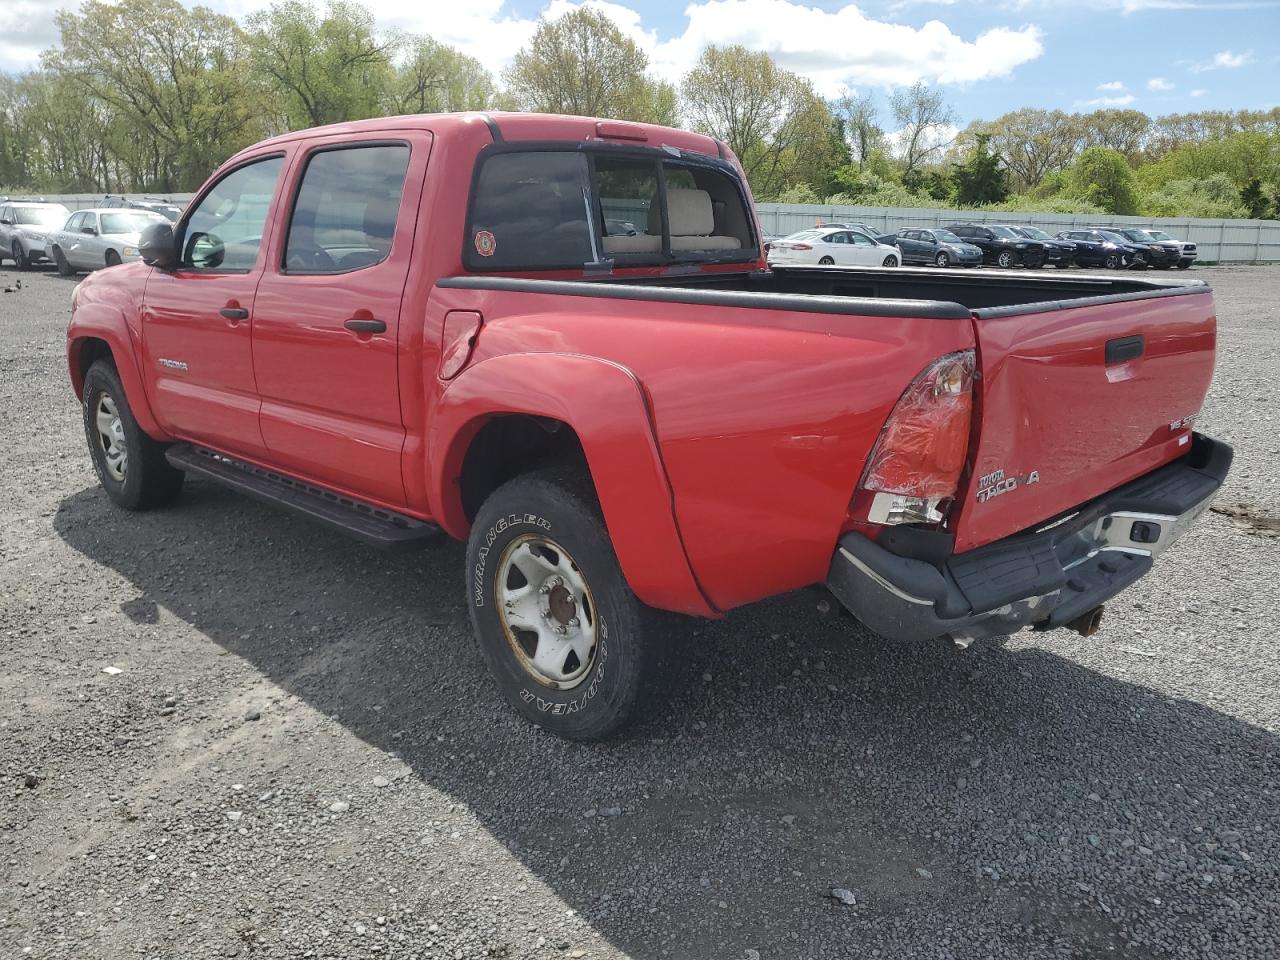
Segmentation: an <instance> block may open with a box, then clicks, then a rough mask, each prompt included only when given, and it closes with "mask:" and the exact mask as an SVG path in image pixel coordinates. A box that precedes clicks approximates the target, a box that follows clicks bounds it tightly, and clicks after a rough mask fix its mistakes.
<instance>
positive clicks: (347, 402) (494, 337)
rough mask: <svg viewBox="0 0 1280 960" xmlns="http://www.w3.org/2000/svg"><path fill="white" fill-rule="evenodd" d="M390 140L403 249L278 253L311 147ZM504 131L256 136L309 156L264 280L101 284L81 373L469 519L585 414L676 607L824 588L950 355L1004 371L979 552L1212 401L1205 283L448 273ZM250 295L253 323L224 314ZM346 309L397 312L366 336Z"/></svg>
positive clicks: (266, 457) (379, 496)
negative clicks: (859, 287)
mask: <svg viewBox="0 0 1280 960" xmlns="http://www.w3.org/2000/svg"><path fill="white" fill-rule="evenodd" d="M495 119H496V122H497V124H498V125H499V126H500V128H501V132H502V136H503V138H504V139H505V140H507V141H516V140H530V141H548V140H561V141H566V142H569V143H574V142H582V141H584V140H591V139H595V138H597V137H601V136H603V137H609V138H611V139H614V140H616V139H618V138H620V137H622V136H623V134H626V138H627V139H634V140H636V141H637V142H640V141H639V138H640V135H641V134H643V136H644V138H645V140H646V142H647V144H648V145H649V146H663V145H665V146H667V147H671V148H674V149H679V150H684V151H696V152H698V153H702V154H705V155H707V156H713V157H714V156H718V155H719V154H720V152H721V149H722V147H721V146H720V145H718V144H717V143H716V142H715V141H714V140H711V139H710V138H707V137H704V136H701V135H699V134H695V133H690V132H688V131H680V130H669V129H665V128H661V127H652V126H646V125H637V124H613V123H611V122H610V123H601V125H600V126H599V127H598V126H597V123H598V121H596V120H594V119H590V118H574V117H539V116H535V115H524V114H509V115H495ZM389 139H390V140H397V141H403V142H407V143H409V144H410V146H411V153H410V162H409V173H408V175H407V178H406V181H405V186H404V200H403V203H402V206H401V215H400V219H399V221H398V223H397V227H396V232H395V236H394V240H393V244H392V248H391V253H390V255H389V256H388V257H387V259H385V260H384V261H383V262H381V263H380V264H377V265H376V266H371V267H367V268H364V269H359V270H355V271H352V272H350V273H346V274H340V275H326V276H314V275H290V274H289V273H288V272H287V271H285V270H284V269H282V267H281V265H280V262H281V250H282V248H283V245H284V242H285V237H284V234H285V228H286V225H287V220H288V212H289V209H290V207H291V203H292V198H293V196H294V193H295V191H296V190H297V187H298V180H299V177H300V176H301V173H302V170H303V168H304V165H305V157H306V155H307V154H308V153H309V152H310V151H313V150H315V149H317V148H319V147H322V146H332V145H334V144H338V143H349V142H356V141H360V140H389ZM492 142H493V135H492V133H491V131H490V128H489V126H488V125H487V124H486V123H485V122H484V120H483V118H482V117H480V116H479V115H453V116H442V117H429V116H416V117H397V118H392V119H386V120H374V121H363V122H360V123H352V124H345V125H340V126H336V127H330V128H325V129H323V130H319V131H316V130H311V131H300V132H297V133H291V134H288V135H286V136H283V137H280V138H277V139H275V140H273V141H269V142H267V143H264V144H259V145H257V146H255V147H253V148H250V149H249V150H247V151H245V152H244V153H242V154H241V155H239V156H238V157H236V158H233V160H232V161H229V162H228V166H229V165H233V164H239V163H241V162H243V161H244V160H246V159H250V158H252V157H255V156H259V155H265V154H269V153H277V154H278V153H280V152H282V151H283V152H284V154H285V156H286V162H285V163H284V165H283V172H282V174H281V177H280V180H279V182H278V184H277V187H276V193H275V196H274V198H273V200H272V207H271V213H270V215H269V219H268V225H269V227H268V230H267V233H266V236H264V238H263V241H262V247H261V250H260V253H259V257H258V261H257V263H256V264H255V266H254V268H253V270H252V271H250V272H249V273H247V274H239V275H233V276H207V275H196V274H183V273H164V272H162V271H159V270H152V269H150V268H147V267H145V266H143V265H142V264H135V265H129V266H126V267H120V268H115V269H113V270H109V271H104V272H101V273H98V274H95V275H93V276H91V277H90V278H89V279H87V280H86V281H84V283H83V284H82V285H81V288H80V289H81V292H80V295H79V306H78V309H77V310H76V312H75V315H74V318H73V321H72V325H71V329H70V331H69V333H68V358H69V362H70V364H71V368H72V379H73V383H75V384H76V385H77V389H79V379H78V377H79V372H78V371H79V357H80V354H81V351H82V350H83V348H84V345H85V343H86V342H87V341H88V339H89V338H98V339H103V340H104V341H105V342H107V343H108V344H109V345H110V348H111V350H112V353H113V355H114V356H115V357H116V362H117V365H118V366H119V367H120V369H121V376H122V379H124V381H125V388H126V390H127V391H128V393H129V397H130V401H131V405H132V406H133V408H134V410H135V411H137V412H138V413H139V419H140V420H141V422H142V423H143V426H144V429H146V430H147V431H148V432H149V433H153V434H154V435H155V436H157V437H160V438H162V439H172V438H179V439H187V440H191V441H194V442H198V443H202V444H205V445H208V446H211V447H214V448H216V449H220V450H225V451H227V452H230V453H234V454H238V455H240V456H242V457H243V458H245V459H248V460H250V461H252V462H255V463H259V464H262V465H265V466H270V467H273V468H276V469H280V470H282V471H285V472H288V473H292V474H295V475H297V476H300V477H302V478H303V479H306V480H310V481H312V482H315V483H319V484H322V485H326V486H329V487H332V488H333V489H335V490H338V491H340V492H342V493H344V494H347V495H350V496H355V497H359V498H362V499H365V500H369V501H371V502H374V503H377V504H380V505H382V506H386V507H389V508H392V509H397V510H400V511H402V512H404V513H407V514H410V515H412V516H416V517H419V518H423V519H434V520H435V521H436V522H438V523H439V524H440V525H441V527H442V528H443V529H444V530H446V531H447V532H448V533H449V534H451V535H453V536H455V537H465V536H466V535H467V534H468V532H469V530H468V528H469V524H468V520H467V517H466V515H465V513H464V511H463V508H462V503H461V499H460V495H459V490H458V478H459V476H460V473H461V469H462V463H463V459H464V456H465V453H466V450H467V445H468V443H469V442H470V441H471V439H472V438H473V437H474V436H475V434H476V433H477V431H478V430H479V429H480V428H481V427H482V426H483V425H484V424H485V423H486V422H487V421H488V420H489V419H490V418H492V417H494V416H498V415H503V414H509V413H522V414H533V415H538V416H542V417H548V418H553V419H557V420H561V421H564V422H565V423H568V424H569V425H570V426H571V427H572V428H573V429H574V430H575V431H576V433H577V434H578V436H579V438H580V440H581V442H582V446H583V449H584V451H585V453H586V456H587V460H588V463H589V465H590V468H591V471H592V477H593V480H594V481H595V484H596V488H597V491H598V494H599V498H600V502H601V506H602V509H603V512H604V516H605V520H606V523H607V524H608V527H609V531H610V535H611V537H612V539H613V542H614V545H615V548H616V550H617V553H618V556H619V560H620V562H621V565H622V568H623V571H624V573H625V574H626V576H627V579H628V581H629V582H630V584H631V586H632V588H633V589H634V590H635V591H636V593H637V595H638V596H640V597H641V598H642V599H643V600H645V601H646V602H648V603H650V604H652V605H654V606H658V607H663V608H667V609H672V610H678V611H682V612H687V613H696V614H701V615H716V614H717V613H718V612H720V611H723V610H727V609H729V608H732V607H735V606H738V605H741V604H744V603H748V602H751V601H753V600H757V599H760V598H763V597H767V596H770V595H773V594H777V593H780V592H783V591H786V590H790V589H793V588H797V587H801V586H804V585H806V584H810V583H814V582H818V581H821V580H823V579H824V578H825V576H826V571H827V568H828V565H829V563H830V561H831V556H832V552H833V550H834V548H835V543H836V539H837V537H838V536H839V534H840V533H841V531H842V530H845V529H848V528H849V527H850V526H851V525H853V524H856V523H857V522H858V521H859V520H860V519H862V516H864V515H860V514H859V513H858V512H857V509H856V508H855V509H854V510H853V511H852V512H851V508H850V501H851V499H853V498H854V494H855V488H856V486H857V484H858V481H859V478H860V477H861V476H862V474H863V470H864V467H865V461H866V459H867V457H868V455H869V452H870V451H871V450H872V449H873V447H874V445H875V443H876V440H877V438H878V437H879V436H880V433H881V429H882V427H883V426H884V424H885V420H886V418H887V417H888V416H889V414H890V411H892V410H893V408H894V406H895V405H896V404H897V403H898V401H899V398H900V397H901V396H902V394H903V391H904V390H905V389H906V387H907V386H908V384H910V383H911V382H912V381H913V379H914V378H916V377H917V376H918V375H919V374H920V373H921V371H923V370H924V369H925V368H926V367H928V366H929V365H930V364H931V363H933V362H934V361H935V360H937V359H938V358H939V357H940V356H943V355H945V354H950V353H955V352H958V351H964V350H970V349H975V348H976V350H977V353H978V365H979V370H980V374H981V376H980V378H979V380H978V383H977V386H976V388H975V395H974V405H973V422H974V427H973V431H972V434H973V436H974V437H975V440H976V448H975V449H974V450H971V451H969V457H970V458H971V459H970V462H969V464H968V466H967V467H966V469H965V470H964V472H963V474H962V477H961V481H960V482H961V492H960V497H959V501H958V505H957V508H956V512H955V513H954V514H953V523H954V525H955V530H956V534H957V547H958V548H959V549H967V548H969V547H973V546H976V545H978V544H981V543H985V542H988V541H990V540H993V539H997V538H999V537H1002V536H1005V535H1007V534H1009V533H1011V532H1014V531H1016V530H1018V529H1021V528H1023V527H1026V526H1028V525H1030V524H1034V523H1036V522H1039V521H1041V520H1043V519H1046V518H1048V517H1050V516H1052V515H1053V514H1055V513H1057V512H1060V511H1061V510H1063V509H1067V508H1069V507H1070V506H1072V505H1074V504H1077V503H1079V502H1081V501H1082V500H1085V499H1088V498H1089V497H1091V496H1094V495H1096V494H1098V493H1101V492H1103V491H1105V490H1107V489H1109V488H1112V487H1114V486H1117V485H1118V484H1120V483H1122V482H1124V481H1125V480H1128V479H1131V478H1132V477H1134V476H1136V475H1138V474H1140V473H1143V472H1145V471H1147V470H1150V469H1152V468H1154V467H1155V466H1158V465H1160V464H1161V463H1164V462H1166V461H1168V460H1170V459H1172V458H1173V457H1175V456H1177V455H1178V453H1179V448H1178V447H1177V446H1176V444H1177V435H1176V434H1174V433H1171V432H1170V431H1169V429H1168V423H1167V422H1165V421H1166V420H1167V421H1172V420H1174V419H1177V418H1180V417H1185V416H1188V415H1190V414H1193V413H1194V412H1195V411H1196V409H1198V407H1199V404H1200V402H1201V400H1202V398H1203V395H1204V392H1205V388H1206V387H1207V384H1208V379H1209V375H1210V372H1211V356H1212V350H1213V317H1212V311H1213V306H1212V300H1211V298H1210V297H1209V296H1207V295H1206V296H1204V297H1179V298H1169V299H1158V300H1151V301H1139V302H1136V303H1127V304H1115V305H1109V306H1087V307H1079V308H1075V309H1071V310H1062V311H1056V312H1049V313H1038V314H1030V315H1027V316H1022V317H1014V318H1010V319H1007V320H989V321H973V320H968V319H953V320H939V319H925V318H910V317H908V318H898V319H890V318H885V317H872V316H856V315H855V316H849V315H831V314H823V313H806V312H801V311H798V310H756V309H751V310H742V309H736V308H731V307H726V306H708V305H696V306H695V305H689V304H678V303H657V302H652V301H630V300H618V299H607V300H606V299H603V298H591V297H570V296H564V295H553V294H531V293H516V292H500V291H484V290H463V289H454V288H438V287H436V285H435V284H436V281H437V280H438V279H440V278H442V277H449V276H456V275H460V274H463V273H465V272H466V271H465V270H464V269H463V266H462V262H461V257H462V251H463V249H464V246H465V245H466V244H473V243H475V242H476V239H477V238H475V237H471V236H466V235H464V218H465V208H466V199H467V197H468V195H469V192H470V185H471V177H472V173H473V170H474V165H475V160H476V156H477V154H478V152H479V151H480V150H481V149H482V148H483V147H485V146H487V145H488V144H490V143H492ZM727 156H728V158H729V159H730V161H731V162H732V163H734V164H735V165H736V164H737V161H736V159H735V158H733V157H732V154H727ZM224 169H226V167H224ZM739 169H740V168H739ZM217 176H219V174H215V177H217ZM755 266H757V267H763V266H764V263H763V261H762V260H761V261H759V262H758V263H757V264H756V265H755ZM700 269H701V271H702V272H705V273H715V272H734V271H737V272H740V271H741V270H742V266H741V265H733V264H720V265H705V266H703V267H701V268H700ZM661 273H662V268H659V267H632V268H621V269H617V270H616V271H615V276H617V277H625V276H637V277H644V276H655V275H659V274H661ZM540 276H544V277H548V278H563V279H580V278H581V272H580V271H579V272H575V271H559V272H555V273H551V272H548V273H544V274H540ZM229 304H235V305H239V306H241V307H243V308H245V309H248V310H249V311H250V315H249V317H248V318H247V319H245V320H242V321H236V322H232V321H229V320H227V319H225V318H223V317H222V316H221V315H220V314H219V313H218V311H219V309H220V308H222V307H224V306H226V305H229ZM349 319H373V320H379V321H382V322H384V323H385V324H386V330H385V331H384V332H381V333H368V332H355V331H352V330H350V329H348V328H346V327H345V326H344V323H345V321H347V320H349ZM1132 333H1143V334H1145V335H1146V336H1147V352H1146V354H1145V356H1144V357H1143V358H1141V359H1140V360H1138V361H1134V362H1132V363H1131V364H1129V365H1128V366H1126V368H1125V369H1123V370H1120V371H1116V370H1110V369H1108V368H1106V367H1105V365H1104V364H1103V363H1102V360H1101V354H1102V350H1103V346H1102V345H1103V343H1104V341H1105V340H1107V339H1110V338H1113V337H1120V336H1126V335H1129V334H1132ZM975 338H976V339H975ZM160 359H179V360H185V361H186V362H187V363H188V370H187V371H186V372H185V374H180V373H178V372H176V371H174V370H173V369H170V368H167V367H165V366H163V365H161V364H160V363H159V360H160ZM957 422H958V421H957ZM1162 422H1163V432H1162V430H1161V426H1162ZM957 429H958V428H957ZM997 467H1000V468H1003V469H1004V470H1005V471H1006V472H1009V473H1012V472H1015V471H1019V470H1024V471H1025V470H1032V469H1034V470H1039V471H1040V475H1041V482H1040V483H1039V484H1038V485H1033V486H1028V487H1026V488H1024V489H1023V490H1021V491H1018V492H1016V493H1011V494H1008V495H1006V496H1003V497H1000V498H997V499H995V500H993V501H992V502H991V503H988V504H981V505H979V504H976V503H975V502H974V497H975V495H976V486H975V483H976V481H975V476H976V475H977V474H981V473H982V472H984V471H989V470H990V469H993V468H997ZM858 502H859V503H861V502H862V499H861V496H860V498H859V501H858Z"/></svg>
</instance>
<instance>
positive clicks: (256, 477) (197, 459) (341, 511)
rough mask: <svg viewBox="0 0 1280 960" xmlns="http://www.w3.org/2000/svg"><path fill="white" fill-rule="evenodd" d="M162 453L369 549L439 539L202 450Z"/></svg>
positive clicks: (418, 523) (378, 511) (413, 524)
mask: <svg viewBox="0 0 1280 960" xmlns="http://www.w3.org/2000/svg"><path fill="white" fill-rule="evenodd" d="M164 455H165V459H167V460H168V461H169V462H170V463H171V464H173V465H174V466H175V467H177V468H178V469H179V470H182V471H185V472H186V473H191V474H195V475H196V476H200V477H207V478H208V479H210V480H216V481H217V482H218V483H221V484H223V485H224V486H228V487H230V488H231V489H233V490H235V491H237V492H239V493H244V494H248V495H249V496H251V497H253V498H254V499H256V500H261V501H263V502H265V503H270V504H274V505H276V506H279V507H284V508H285V509H287V510H292V511H293V512H294V513H299V514H302V515H303V516H304V517H310V518H311V519H312V520H319V521H321V522H322V523H326V524H328V525H329V526H331V527H337V528H338V529H339V530H341V531H342V532H344V533H346V534H349V535H350V536H352V537H355V538H356V539H357V540H360V541H362V542H364V543H367V544H369V545H370V546H373V547H381V548H382V549H404V548H407V547H412V546H415V545H417V544H420V543H423V542H424V541H428V540H432V539H434V538H436V537H438V536H439V535H440V528H439V527H437V526H436V525H435V524H434V523H426V522H424V521H422V520H416V519H414V518H413V517H408V516H405V515H404V514H400V513H393V512H392V511H390V510H384V509H383V508H382V507H375V506H374V505H373V504H370V503H365V502H363V501H361V500H355V499H353V498H351V497H348V496H344V495H343V494H340V493H335V492H333V491H332V490H326V489H325V488H324V487H317V486H315V485H314V484H311V483H306V482H305V481H302V480H298V479H296V478H294V477H288V476H285V475H284V474H282V473H277V472H276V471H274V470H267V469H265V468H263V467H257V466H254V465H253V464H251V463H244V462H243V461H240V460H235V459H233V458H231V457H228V456H225V455H223V454H221V453H215V452H214V451H213V450H207V449H205V448H204V447H196V446H192V445H191V444H189V443H175V444H174V445H173V446H171V447H169V449H167V450H166V451H165V454H164Z"/></svg>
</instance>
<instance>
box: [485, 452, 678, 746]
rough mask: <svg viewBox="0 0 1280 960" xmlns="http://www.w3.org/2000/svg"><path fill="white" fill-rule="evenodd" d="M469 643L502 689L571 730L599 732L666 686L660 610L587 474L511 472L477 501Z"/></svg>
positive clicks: (596, 735)
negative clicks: (639, 587) (644, 597)
mask: <svg viewBox="0 0 1280 960" xmlns="http://www.w3.org/2000/svg"><path fill="white" fill-rule="evenodd" d="M466 574H467V594H468V607H469V608H470V610H471V624H472V627H473V628H474V630H475V635H476V642H477V643H478V644H479V645H480V652H481V654H482V655H483V656H484V659H485V663H486V664H487V666H488V668H489V672H490V673H491V674H492V675H493V678H494V680H495V681H496V682H497V684H498V689H499V690H500V691H501V693H502V696H503V698H504V699H505V700H506V701H507V703H508V704H510V705H511V707H512V708H513V709H514V710H515V711H516V712H517V713H519V714H520V715H521V716H523V717H524V718H525V719H527V720H529V721H530V722H532V723H535V724H537V725H538V726H540V727H543V728H545V729H546V730H548V731H550V732H552V733H555V734H557V735H559V736H562V737H567V738H569V739H572V740H602V739H604V738H606V737H609V736H612V735H613V734H615V733H617V732H618V731H619V730H621V729H622V728H623V727H625V726H626V725H627V724H628V723H630V722H631V721H633V720H634V719H635V718H636V717H637V716H638V715H639V714H640V713H641V712H642V711H644V710H647V709H650V708H652V707H653V706H655V705H656V703H657V702H658V701H659V699H660V695H661V694H662V692H663V691H664V690H665V688H667V687H668V686H669V684H666V683H664V679H665V677H666V675H667V673H668V671H669V657H668V655H667V644H668V637H667V632H666V631H664V630H661V629H657V626H658V621H659V620H660V618H661V615H660V614H659V613H658V612H657V611H655V610H652V609H650V608H649V607H646V606H645V605H644V604H643V603H641V602H640V600H639V599H638V598H637V597H636V596H635V594H634V593H632V592H631V588H630V587H629V586H628V585H627V581H626V579H625V578H624V577H623V575H622V568H621V567H620V566H619V564H618V559H617V556H616V555H615V554H614V551H613V545H612V544H611V543H610V541H609V532H608V530H607V529H606V528H605V524H604V520H603V518H602V516H601V513H600V508H599V505H598V504H597V502H596V498H595V494H594V491H593V490H592V487H591V483H590V481H589V480H588V479H586V478H584V477H582V476H579V475H576V474H573V473H569V472H566V471H563V470H550V471H545V472H540V473H534V474H526V475H523V476H519V477H516V478H515V479H514V480H511V481H509V482H508V483H506V484H504V485H503V486H501V487H499V488H498V489H497V490H496V491H495V492H494V493H493V494H492V495H491V496H490V497H489V499H488V500H486V501H485V502H484V505H483V506H481V508H480V511H479V513H478V514H477V516H476V519H475V523H474V525H473V526H472V528H471V536H470V538H469V539H468V541H467V567H466Z"/></svg>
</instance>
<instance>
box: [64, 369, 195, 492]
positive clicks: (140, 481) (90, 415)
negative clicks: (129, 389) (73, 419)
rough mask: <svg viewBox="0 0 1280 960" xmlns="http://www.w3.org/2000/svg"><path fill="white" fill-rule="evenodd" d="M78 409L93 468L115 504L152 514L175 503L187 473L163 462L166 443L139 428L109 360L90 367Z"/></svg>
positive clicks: (118, 377) (118, 376) (166, 461)
mask: <svg viewBox="0 0 1280 960" xmlns="http://www.w3.org/2000/svg"><path fill="white" fill-rule="evenodd" d="M81 408H82V412H83V414H84V433H85V439H86V440H87V441H88V442H89V456H90V457H91V458H92V460H93V468H94V470H95V471H96V472H97V474H98V479H99V480H100V481H101V482H102V487H103V489H104V490H106V492H107V496H108V497H110V498H111V500H112V501H113V502H114V503H115V504H116V505H117V506H120V507H124V509H126V510H150V509H153V508H155V507H163V506H168V505H169V504H171V503H173V502H174V501H175V500H177V499H178V496H179V494H180V493H181V492H182V481H183V478H184V476H185V474H183V472H182V471H181V470H177V469H175V468H174V467H173V466H171V465H170V464H169V461H168V460H166V459H165V456H164V447H165V445H164V444H162V443H159V442H157V441H155V440H152V439H151V438H150V437H149V436H147V435H146V434H145V433H144V432H143V430H142V427H140V426H139V425H138V421H137V420H136V419H135V418H134V416H133V410H131V409H130V407H129V398H128V397H126V396H125V392H124V386H123V385H122V384H121V383H120V375H119V374H118V373H117V372H116V368H115V366H114V365H113V364H112V363H111V362H110V361H109V360H98V361H95V362H94V364H93V365H92V366H91V367H89V371H88V372H87V373H86V374H85V377H84V399H83V401H82V402H81Z"/></svg>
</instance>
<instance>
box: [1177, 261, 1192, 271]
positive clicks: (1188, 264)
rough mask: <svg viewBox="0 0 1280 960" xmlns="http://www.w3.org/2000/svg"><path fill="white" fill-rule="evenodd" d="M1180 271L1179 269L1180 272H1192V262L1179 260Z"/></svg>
mask: <svg viewBox="0 0 1280 960" xmlns="http://www.w3.org/2000/svg"><path fill="white" fill-rule="evenodd" d="M1178 269H1179V270H1190V269H1191V261H1190V260H1179V261H1178Z"/></svg>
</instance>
